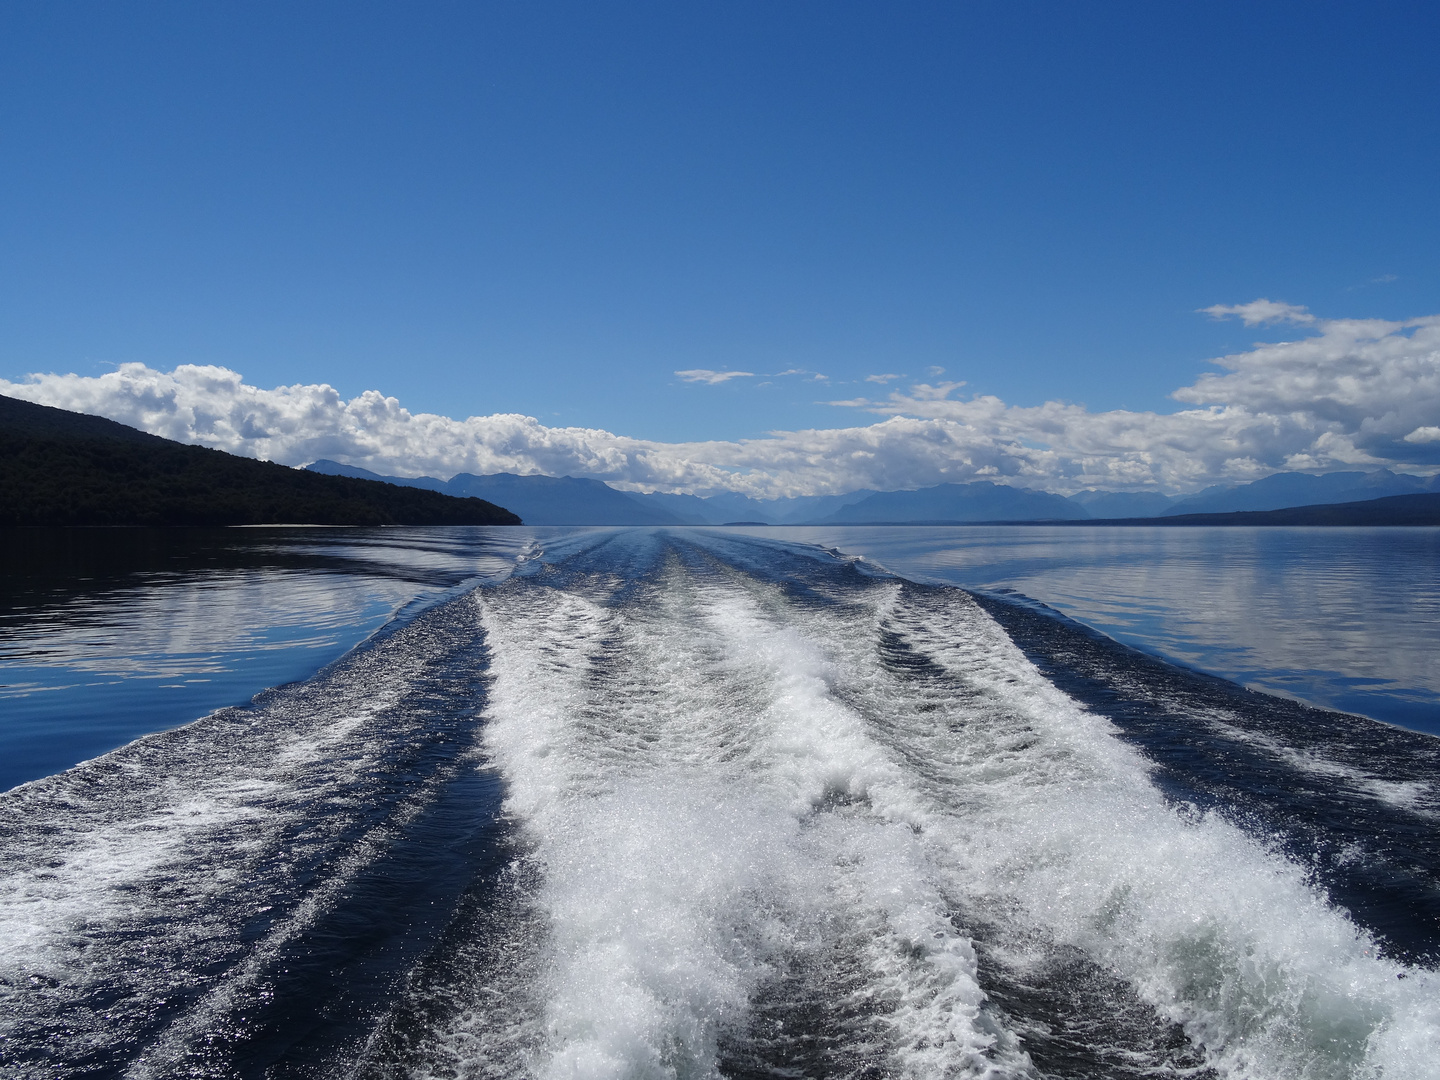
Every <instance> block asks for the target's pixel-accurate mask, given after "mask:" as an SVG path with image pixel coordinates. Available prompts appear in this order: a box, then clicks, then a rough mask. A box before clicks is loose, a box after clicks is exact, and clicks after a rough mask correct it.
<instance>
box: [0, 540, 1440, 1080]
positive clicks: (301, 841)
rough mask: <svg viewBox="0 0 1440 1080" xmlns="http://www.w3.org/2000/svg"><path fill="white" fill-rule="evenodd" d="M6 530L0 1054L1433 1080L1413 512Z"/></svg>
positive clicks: (355, 1068)
mask: <svg viewBox="0 0 1440 1080" xmlns="http://www.w3.org/2000/svg"><path fill="white" fill-rule="evenodd" d="M5 542H6V543H7V544H8V545H9V548H8V555H9V557H8V559H7V563H6V565H7V569H8V570H9V571H10V572H8V573H7V575H6V578H5V589H6V592H5V594H4V598H3V599H4V607H3V611H4V615H3V622H0V649H3V650H4V652H3V653H0V664H3V668H0V670H3V672H4V674H3V676H0V681H3V682H4V683H5V684H6V688H5V692H6V693H7V695H8V696H7V697H5V698H4V699H3V701H4V707H5V710H6V712H5V720H4V724H5V734H4V738H5V739H6V740H7V741H6V743H5V745H4V751H5V757H6V758H7V759H9V760H11V761H18V762H20V763H21V764H20V765H19V766H18V767H14V773H13V775H15V776H16V777H17V778H20V779H23V778H26V777H30V776H37V775H39V774H41V773H43V772H46V771H50V770H53V769H55V768H59V767H62V766H64V765H67V764H69V763H71V762H73V761H75V760H77V759H78V758H81V757H89V758H91V760H89V761H87V762H85V763H84V764H81V765H79V766H76V767H73V768H68V769H66V770H65V771H61V772H58V773H56V774H55V775H48V776H40V778H39V779H34V780H32V782H30V783H27V784H23V785H21V786H19V787H16V788H14V789H13V790H11V791H8V792H4V793H0V1071H3V1073H4V1074H5V1075H6V1076H11V1075H13V1076H16V1077H24V1078H27V1080H28V1078H31V1077H34V1078H39V1077H47V1078H48V1077H60V1076H64V1077H82V1076H83V1077H122V1076H123V1077H131V1076H133V1077H181V1076H184V1077H197V1076H199V1077H217V1078H218V1077H226V1078H229V1077H257V1078H258V1077H272V1078H280V1077H307V1078H311V1077H337V1078H338V1077H357V1078H370V1077H374V1078H377V1080H378V1078H395V1077H415V1078H417V1080H419V1078H422V1077H424V1078H429V1077H496V1078H501V1077H504V1078H511V1077H521V1076H533V1077H537V1078H538V1077H597V1078H598V1077H616V1078H621V1077H626V1078H632V1077H633V1078H639V1077H644V1078H649V1077H654V1078H657V1080H659V1078H662V1077H663V1078H672V1077H697V1078H698V1077H737V1078H738V1077H747V1078H748V1077H755V1078H759V1077H775V1076H814V1077H821V1076H824V1077H854V1078H857V1080H858V1078H862V1077H865V1078H869V1077H876V1078H878V1077H915V1078H930V1077H974V1078H976V1080H980V1078H982V1077H983V1078H987V1080H994V1078H997V1077H1015V1078H1022V1077H1024V1078H1039V1077H1074V1078H1082V1077H1083V1078H1094V1080H1100V1078H1107V1080H1108V1078H1112V1077H1116V1076H1122V1075H1123V1076H1153V1077H1174V1076H1176V1075H1188V1076H1192V1077H1201V1078H1215V1080H1218V1078H1220V1077H1230V1076H1236V1077H1238V1076H1246V1077H1256V1078H1261V1080H1272V1078H1273V1080H1281V1078H1286V1080H1291V1078H1293V1080H1301V1078H1304V1080H1361V1078H1374V1077H1394V1078H1400V1077H1404V1078H1406V1080H1410V1078H1413V1077H1428V1076H1437V1075H1440V978H1437V975H1436V970H1435V969H1436V965H1437V963H1440V830H1437V829H1436V823H1437V822H1440V740H1436V739H1435V738H1434V737H1432V736H1430V735H1427V734H1422V733H1418V732H1414V731H1407V730H1404V729H1403V728H1401V727H1397V726H1392V725H1388V724H1381V723H1376V722H1375V721H1373V720H1369V719H1365V718H1362V717H1355V716H1350V715H1346V714H1344V713H1339V712H1333V711H1326V710H1323V709H1317V708H1315V707H1312V706H1311V705H1308V704H1305V703H1304V701H1301V700H1294V699H1291V698H1286V697H1280V696H1275V695H1271V694H1257V693H1254V692H1251V691H1249V690H1246V689H1244V688H1243V687H1241V686H1239V685H1237V684H1236V683H1235V682H1231V681H1226V680H1224V679H1220V678H1216V677H1213V676H1211V675H1206V674H1203V673H1197V672H1196V671H1192V670H1189V669H1187V668H1185V667H1182V666H1177V665H1175V664H1171V663H1168V662H1166V661H1164V660H1163V659H1160V658H1159V657H1158V655H1157V654H1163V655H1165V656H1171V657H1176V658H1179V659H1182V660H1184V661H1186V662H1187V663H1189V664H1192V665H1193V666H1194V667H1196V668H1201V669H1204V670H1207V671H1212V672H1223V673H1227V674H1231V675H1235V676H1237V677H1239V678H1241V679H1243V680H1244V681H1246V682H1248V683H1254V684H1257V685H1271V686H1274V687H1275V688H1277V689H1282V690H1285V691H1287V692H1289V693H1291V694H1295V695H1298V696H1300V697H1304V698H1309V699H1312V700H1316V701H1324V702H1327V703H1335V702H1337V701H1338V700H1339V699H1338V698H1335V697H1333V696H1332V697H1330V698H1326V697H1325V696H1324V695H1327V694H1332V693H1339V694H1356V693H1358V694H1362V695H1368V696H1365V697H1364V698H1363V700H1365V701H1366V702H1367V703H1368V704H1369V706H1370V708H1369V711H1370V712H1371V713H1372V714H1373V715H1379V714H1381V712H1382V711H1383V710H1384V709H1393V710H1395V711H1393V712H1392V713H1391V714H1390V715H1391V716H1392V717H1400V716H1402V715H1403V716H1404V717H1405V718H1407V722H1409V723H1411V724H1412V725H1413V726H1415V727H1421V726H1424V725H1426V724H1433V718H1434V714H1433V712H1429V713H1427V712H1425V710H1426V709H1428V708H1430V707H1431V706H1432V704H1433V700H1434V695H1435V692H1436V686H1435V684H1434V681H1433V676H1432V675H1431V674H1430V673H1429V672H1428V670H1427V669H1426V668H1425V667H1424V666H1423V665H1422V664H1421V662H1420V658H1421V657H1422V655H1423V653H1424V643H1425V642H1427V641H1433V640H1435V629H1436V625H1437V624H1436V619H1435V589H1434V580H1433V567H1434V566H1435V561H1434V557H1435V547H1434V544H1435V534H1434V533H1433V532H1422V531H1410V530H1374V531H1369V532H1353V533H1348V532H1347V533H1338V532H1335V531H1330V530H1326V531H1324V532H1320V531H1316V532H1313V533H1310V532H1299V531H1296V532H1280V531H1277V530H1267V531H1265V532H1263V533H1262V532H1260V531H1256V532H1255V533H1245V532H1241V531H1239V530H1226V531H1224V532H1220V531H1218V530H1217V531H1215V532H1214V533H1209V532H1207V533H1201V532H1196V531H1191V530H1154V531H1153V532H1150V531H1142V530H1124V531H1121V530H1115V531H1113V532H1111V531H1108V530H1081V529H1066V530H1053V531H1052V530H1030V529H1019V530H976V529H956V530H877V529H847V530H825V531H823V532H822V531H809V530H776V529H766V530H749V531H740V530H709V531H687V530H643V529H642V530H558V529H550V530H524V529H513V530H493V531H486V530H465V529H454V530H402V529H395V530H263V531H262V530H254V531H248V530H247V531H239V530H231V531H225V532H210V533H190V534H181V533H164V534H158V533H155V534H152V533H141V532H130V531H113V532H101V531H94V532H81V531H76V532H73V533H65V532H56V533H39V532H33V533H26V534H24V535H23V536H22V535H12V536H9V537H7V538H6V540H5ZM817 544H823V545H824V546H823V547H822V546H817ZM827 547H829V548H836V549H838V550H836V551H833V552H830V551H827V550H825V549H826V548H827ZM861 554H863V555H864V556H865V558H863V559H859V558H857V557H856V556H858V555H861ZM956 584H964V585H967V586H971V587H973V588H975V589H976V590H978V591H976V592H974V593H971V592H967V591H964V590H962V589H961V588H957V587H956ZM982 587H983V588H982ZM1006 590H1015V591H1006ZM1021 594H1023V595H1021ZM1036 600H1038V601H1043V602H1044V603H1045V604H1049V605H1052V606H1053V607H1055V608H1057V609H1060V610H1062V611H1065V612H1067V613H1068V614H1070V615H1072V616H1073V617H1075V618H1076V619H1080V620H1082V622H1083V623H1085V624H1088V626H1087V625H1081V624H1079V623H1076V622H1071V621H1067V620H1065V619H1062V618H1057V617H1055V616H1054V615H1053V613H1049V612H1047V610H1046V609H1045V608H1043V607H1041V606H1040V605H1039V604H1037V603H1036V602H1035V601H1036ZM1316 620H1321V621H1322V622H1323V625H1322V626H1320V627H1317V626H1316V625H1314V622H1315V621H1316ZM1088 627H1101V628H1103V629H1105V630H1106V631H1107V632H1108V633H1110V634H1112V635H1113V636H1114V637H1115V638H1123V639H1125V640H1128V641H1132V642H1134V643H1135V644H1137V645H1140V646H1142V647H1143V648H1144V649H1145V650H1146V651H1143V652H1137V651H1136V650H1134V649H1131V648H1128V647H1126V646H1125V645H1123V644H1117V643H1116V641H1114V640H1112V638H1111V637H1109V636H1105V635H1104V634H1099V633H1096V632H1095V631H1094V630H1092V629H1089V628H1088ZM1417 642H1418V643H1419V644H1417ZM206 679H208V680H209V681H208V682H205V681H198V680H206ZM192 680H196V681H192ZM286 680H294V681H291V682H289V684H288V685H284V686H281V687H279V688H278V689H274V690H269V691H266V692H264V693H260V694H259V696H257V697H255V698H254V700H253V701H251V700H250V696H251V695H252V694H254V693H256V692H257V691H260V690H262V689H263V688H264V687H265V686H267V685H274V684H278V683H281V682H285V681H286ZM1266 680H1269V682H1267V681H1266ZM1387 703H1388V704H1387ZM235 704H243V705H244V707H241V708H236V707H221V706H227V705H235ZM212 709H214V710H217V711H213V712H210V710H212ZM1407 710H1408V711H1407ZM206 712H209V713H210V714H209V715H206V716H204V717H203V718H202V719H199V720H197V721H195V722H193V723H185V722H184V721H186V720H188V719H190V718H191V717H193V716H195V715H198V714H200V713H206ZM161 729H166V730H161ZM147 731H153V732H155V733H154V734H151V735H148V736H147V737H144V738H139V739H138V740H137V741H134V742H129V743H128V745H123V746H119V744H120V743H122V742H127V740H130V739H133V738H136V736H139V735H141V734H143V733H144V732H147ZM115 746H119V748H118V749H113V750H109V752H105V751H106V750H107V748H108V747H115ZM26 755H29V757H28V758H27V757H26ZM97 755H98V756H97ZM57 762H58V763H59V764H58V765H57V764H56V763H57ZM27 770H28V771H27Z"/></svg>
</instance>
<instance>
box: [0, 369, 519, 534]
mask: <svg viewBox="0 0 1440 1080" xmlns="http://www.w3.org/2000/svg"><path fill="white" fill-rule="evenodd" d="M519 523H520V519H519V518H518V517H516V516H515V515H514V514H512V513H511V512H510V511H508V510H506V509H503V508H502V507H499V506H496V505H495V504H494V503H490V502H486V501H485V500H483V499H474V498H455V497H452V496H449V495H441V494H439V493H437V492H433V491H425V490H423V489H420V488H411V487H397V486H395V485H394V484H385V483H380V482H377V481H373V480H356V479H352V478H350V477H343V476H322V475H320V474H318V473H310V472H302V471H300V470H298V469H290V468H286V467H285V466H284V465H276V464H274V463H272V462H268V461H255V460H253V459H251V458H242V457H236V456H235V455H233V454H226V453H224V452H222V451H219V450H208V449H206V448H205V447H201V446H186V445H185V444H183V443H177V442H172V441H171V440H169V439H162V438H160V437H159V436H156V435H149V434H146V433H145V432H143V431H137V430H136V429H134V428H131V427H126V426H125V425H124V424H117V423H115V422H114V421H113V420H105V419H102V418H101V417H98V416H85V415H83V414H81V413H73V412H67V411H66V410H64V409H52V408H50V407H49V406H46V405H34V404H31V403H30V402H28V401H18V400H16V399H14V398H8V397H0V525H262V524H277V525H280V524H310V525H518V524H519Z"/></svg>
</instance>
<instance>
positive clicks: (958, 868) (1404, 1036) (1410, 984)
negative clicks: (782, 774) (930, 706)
mask: <svg viewBox="0 0 1440 1080" xmlns="http://www.w3.org/2000/svg"><path fill="white" fill-rule="evenodd" d="M884 623H885V625H886V626H887V627H888V628H889V629H892V630H894V631H895V632H897V633H899V634H900V635H901V636H902V637H903V638H904V639H905V640H906V641H907V642H908V643H909V644H910V645H911V646H912V647H914V648H915V649H917V650H918V651H920V652H921V653H922V654H924V655H926V656H928V657H929V658H931V659H932V660H934V661H935V662H936V663H937V664H939V665H940V666H941V667H943V668H944V669H945V670H946V672H947V673H948V674H949V675H950V676H951V677H952V678H954V679H955V680H956V681H957V682H958V683H959V684H960V685H962V686H965V687H968V688H970V689H971V690H973V692H974V693H975V694H976V696H977V700H975V701H973V702H971V703H968V704H967V705H966V706H965V708H964V710H963V711H964V712H966V713H969V714H970V716H969V717H956V718H954V719H955V720H958V721H959V724H958V727H959V731H958V732H956V733H955V734H954V735H949V733H948V732H946V728H947V727H948V726H949V725H947V724H946V723H945V721H946V720H947V719H951V718H949V717H944V716H943V715H942V716H941V717H935V716H933V715H932V716H930V717H929V718H927V719H926V720H924V721H923V722H921V723H915V722H914V718H915V714H914V713H913V712H910V711H907V710H905V709H897V710H895V711H894V712H893V713H892V715H893V716H894V717H895V718H896V719H897V720H898V721H900V722H899V723H897V724H896V725H895V727H894V728H893V729H892V730H894V731H895V732H896V736H897V743H898V742H903V743H908V744H909V745H910V746H911V747H912V748H913V750H914V751H915V752H917V753H918V752H921V750H922V748H923V754H924V757H925V760H927V761H928V762H930V763H931V769H932V770H933V777H934V780H935V782H936V785H937V792H938V791H940V789H942V788H943V789H948V790H946V791H945V792H944V793H943V794H939V795H938V798H940V799H943V801H945V802H946V803H948V804H949V805H950V806H952V807H954V810H955V812H954V813H952V814H950V815H948V817H947V819H946V820H944V822H943V827H939V826H941V822H939V821H937V822H936V823H935V824H936V826H937V827H935V828H933V829H932V834H934V835H935V836H936V838H937V841H938V843H939V845H940V846H943V848H944V849H945V851H946V852H947V853H948V854H949V855H950V856H952V857H953V859H954V868H953V874H954V877H953V882H954V885H955V887H956V888H957V889H961V890H963V891H964V893H966V894H968V895H969V896H971V897H972V898H974V899H975V900H976V901H984V902H987V903H988V904H989V905H990V906H992V907H995V906H1000V907H1005V908H1009V909H1011V910H1018V911H1021V912H1023V913H1024V918H1025V921H1026V922H1028V923H1030V924H1032V925H1034V926H1038V927H1042V928H1044V930H1045V931H1046V932H1047V934H1048V935H1050V936H1051V938H1052V939H1053V940H1054V941H1055V942H1058V943H1064V944H1070V945H1074V946H1077V947H1079V948H1081V949H1083V950H1084V951H1085V952H1086V953H1087V954H1089V955H1090V956H1092V957H1094V958H1095V959H1097V960H1098V961H1100V962H1101V963H1102V964H1104V965H1106V966H1107V967H1110V968H1112V969H1113V970H1116V971H1118V972H1120V973H1122V974H1123V975H1124V976H1125V977H1126V978H1127V979H1129V980H1130V981H1131V982H1132V983H1133V984H1134V985H1135V986H1136V987H1137V988H1138V989H1139V991H1140V992H1141V994H1142V995H1143V996H1144V997H1145V998H1146V999H1147V1000H1149V1001H1151V1002H1152V1003H1153V1004H1154V1005H1155V1006H1156V1007H1157V1008H1158V1009H1159V1010H1160V1011H1161V1012H1162V1013H1163V1014H1164V1015H1166V1016H1169V1017H1171V1018H1173V1019H1175V1020H1176V1021H1178V1022H1180V1023H1181V1024H1183V1025H1184V1027H1185V1030H1186V1032H1187V1034H1188V1035H1189V1036H1190V1037H1191V1038H1192V1039H1193V1040H1195V1041H1196V1042H1197V1043H1199V1044H1201V1045H1203V1046H1204V1047H1206V1049H1207V1050H1208V1051H1209V1052H1210V1056H1211V1061H1212V1063H1213V1064H1214V1065H1215V1066H1216V1067H1218V1068H1219V1069H1220V1070H1221V1071H1222V1072H1223V1073H1226V1074H1228V1075H1235V1076H1258V1077H1317V1078H1318V1077H1358V1076H1369V1075H1377V1076H1397V1077H1398V1076H1406V1077H1411V1076H1426V1075H1436V1074H1437V1072H1440V1041H1437V1037H1440V1000H1437V995H1436V991H1437V989H1440V981H1437V980H1436V979H1435V977H1434V975H1433V973H1430V972H1428V971H1423V970H1416V969H1411V968H1406V967H1405V966H1404V965H1401V964H1398V963H1395V962H1392V961H1388V960H1383V959H1378V958H1377V956H1376V950H1375V946H1374V942H1373V941H1372V940H1371V939H1370V938H1369V937H1368V936H1367V935H1365V934H1363V933H1361V932H1360V931H1358V930H1357V929H1356V927H1355V926H1354V925H1353V924H1352V923H1351V922H1350V921H1349V920H1348V919H1347V918H1346V917H1345V915H1344V914H1343V913H1342V912H1340V911H1338V910H1336V909H1335V908H1333V907H1332V906H1330V905H1329V904H1328V903H1327V902H1326V901H1325V898H1324V897H1323V896H1322V895H1320V894H1319V893H1318V892H1317V891H1316V890H1314V889H1313V888H1311V887H1309V886H1308V885H1307V884H1306V882H1305V879H1304V875H1303V873H1302V872H1301V870H1300V869H1299V868H1297V867H1295V866H1292V865H1291V864H1289V863H1287V862H1286V861H1285V860H1284V859H1283V858H1281V857H1279V856H1278V855H1277V854H1275V853H1274V852H1271V851H1268V850H1266V849H1265V848H1264V847H1263V846H1262V845H1260V844H1259V843H1257V842H1255V841H1254V840H1252V839H1250V838H1248V837H1247V836H1246V835H1245V834H1243V833H1242V832H1241V831H1240V830H1239V829H1237V828H1235V827H1234V826H1232V825H1230V824H1228V823H1227V822H1225V821H1223V820H1221V819H1219V818H1217V817H1214V816H1201V815H1187V814H1186V813H1184V812H1182V811H1177V810H1175V809H1171V808H1169V807H1167V806H1166V805H1165V803H1164V801H1163V800H1162V798H1161V796H1160V794H1159V792H1158V791H1157V790H1156V789H1155V788H1154V787H1153V786H1152V785H1151V784H1150V783H1149V782H1148V779H1147V771H1148V770H1147V766H1146V763H1145V761H1144V760H1143V758H1141V757H1140V755H1139V754H1138V753H1137V752H1135V751H1133V750H1131V749H1130V748H1128V747H1127V746H1125V745H1124V744H1123V743H1121V742H1120V741H1119V740H1118V739H1117V738H1115V735H1114V732H1113V730H1112V729H1111V728H1110V725H1109V724H1108V723H1107V722H1105V721H1103V720H1102V719H1100V718H1097V717H1095V716H1093V715H1092V714H1089V713H1087V712H1085V711H1084V710H1082V709H1080V708H1079V707H1077V706H1076V705H1075V704H1074V703H1073V702H1072V701H1071V700H1070V699H1068V698H1067V697H1066V696H1065V695H1063V694H1061V693H1060V692H1059V691H1058V690H1056V689H1055V688H1053V687H1052V686H1051V685H1050V684H1048V683H1047V682H1046V681H1045V680H1044V679H1043V678H1041V677H1040V676H1039V674H1038V672H1036V671H1035V670H1034V668H1033V666H1032V665H1030V664H1029V662H1028V661H1027V660H1026V659H1025V658H1024V656H1023V655H1022V654H1021V653H1020V652H1019V650H1018V649H1016V648H1015V647H1014V645H1013V644H1012V643H1011V642H1010V641H1009V640H1008V639H1007V638H1006V637H1005V636H1004V634H1003V633H1002V632H1001V631H1000V629H999V628H998V627H997V626H995V625H994V623H993V621H992V620H990V619H989V617H988V616H987V615H985V614H984V612H982V611H981V610H980V609H979V608H978V606H976V605H975V604H973V602H971V601H969V600H968V598H965V597H964V596H963V594H959V593H953V592H952V593H947V594H941V595H939V596H937V595H936V594H930V595H929V596H928V597H920V596H917V597H916V598H915V599H913V600H909V601H907V602H905V603H902V604H899V605H896V606H895V608H893V609H892V610H890V611H889V612H887V613H886V614H885V615H884ZM976 714H979V715H980V716H981V717H983V719H984V723H983V724H980V723H976V722H975V721H974V719H972V718H971V717H974V716H975V715H976ZM907 721H908V722H907ZM937 721H939V722H938V723H937ZM951 730H954V729H953V728H952V729H951ZM1017 751H1019V752H1017Z"/></svg>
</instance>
